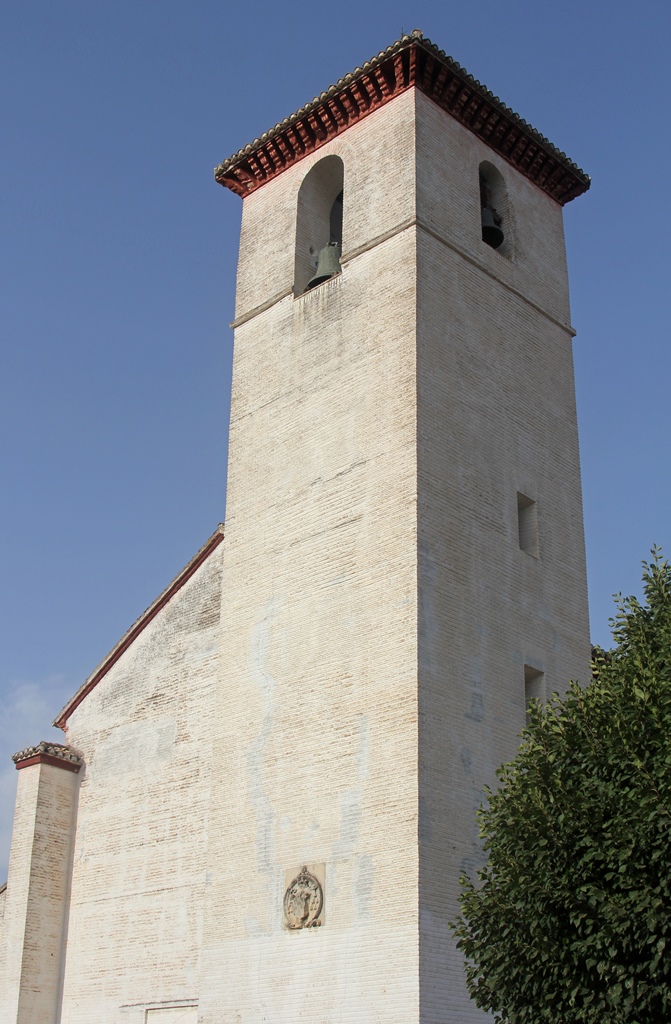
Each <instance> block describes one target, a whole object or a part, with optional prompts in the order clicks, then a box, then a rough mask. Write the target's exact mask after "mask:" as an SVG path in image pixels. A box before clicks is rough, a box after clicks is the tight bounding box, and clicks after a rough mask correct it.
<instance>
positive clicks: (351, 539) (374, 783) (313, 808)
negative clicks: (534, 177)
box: [200, 96, 418, 1024]
mask: <svg viewBox="0 0 671 1024" xmlns="http://www.w3.org/2000/svg"><path fill="white" fill-rule="evenodd" d="M412 110H413V101H412V97H411V96H403V97H402V98H401V99H400V100H399V101H398V102H396V103H394V104H390V105H389V106H388V107H385V108H384V109H383V110H382V111H380V112H379V113H378V114H373V115H371V116H370V117H369V118H367V119H366V120H365V121H364V122H363V123H362V124H360V125H358V126H357V127H356V128H353V129H351V130H350V131H348V132H347V133H345V135H343V136H342V138H341V139H338V140H335V141H334V142H333V143H331V144H329V145H328V146H325V147H324V148H323V149H321V150H320V151H319V154H318V155H317V159H319V158H321V157H324V156H326V155H328V154H330V153H337V154H339V155H340V156H341V157H342V159H343V162H344V230H343V266H344V269H343V274H342V276H341V277H338V278H335V279H333V280H331V281H328V282H327V283H325V284H324V285H322V286H321V287H320V288H317V289H315V290H314V291H313V292H310V293H308V294H307V295H304V296H302V297H299V298H297V299H294V298H293V297H291V295H287V296H286V297H285V298H283V299H282V300H281V301H279V302H278V303H277V304H276V305H274V306H273V307H272V308H270V309H268V310H266V311H265V312H263V313H260V314H258V315H257V316H255V317H253V318H252V319H249V320H248V321H247V322H244V323H243V324H242V325H241V326H239V327H238V329H237V330H236V336H235V356H234V384H233V406H232V414H231V439H230V455H229V476H228V491H227V495H228V497H227V523H226V556H225V566H224V592H225V602H226V603H225V611H224V614H223V616H222V686H221V690H220V703H219V709H218V720H219V722H220V723H221V726H220V727H221V729H222V736H221V739H222V742H221V756H220V761H219V763H218V765H217V766H216V778H215V780H214V783H213V789H212V792H213V807H212V822H213V827H212V832H211V835H212V844H211V848H210V872H211V877H212V886H211V889H210V898H209V901H208V906H209V910H210V917H209V922H210V923H209V925H208V927H207V928H206V945H205V949H204V953H203V971H204V973H203V981H202V984H201V992H202V999H201V1006H200V1020H201V1022H202V1024H205V1022H207V1024H214V1022H216V1024H229V1022H230V1024H232V1022H234V1021H239V1020H244V1021H245V1022H252V1021H253V1022H257V1021H258V1022H261V1021H265V1020H273V1021H275V1022H278V1024H279V1022H282V1021H286V1022H287V1024H288V1022H292V1024H294V1022H295V1020H296V1019H297V1018H299V1017H300V1018H301V1019H305V1020H310V1021H313V1022H327V1021H328V1022H329V1024H332V1022H336V1021H342V1022H347V1021H352V1022H354V1021H357V1022H359V1021H362V1020H376V1021H380V1022H390V1024H391V1022H399V1024H401V1022H404V1024H406V1022H407V1021H410V1020H413V1019H414V1020H416V1019H417V1008H418V970H417V952H418V949H417V896H416V888H417V848H416V834H417V767H416V766H417V698H416V675H417V645H416V615H417V610H416V583H417V577H416V573H417V569H416V441H415V438H416V420H415V394H416V381H415V343H414V338H415V304H414V292H415V270H414V268H415V240H414V232H413V230H412V229H411V228H407V227H406V228H405V230H404V229H403V224H404V223H407V222H408V220H411V219H412V216H413V210H414V129H413V120H412ZM313 163H314V161H313V160H304V161H302V162H301V163H300V164H298V165H296V166H295V167H294V168H291V169H290V170H288V171H286V172H285V173H284V174H283V175H281V176H280V177H279V178H278V179H276V180H275V181H273V182H270V183H269V184H268V185H266V186H264V188H262V189H260V190H259V192H257V193H254V194H253V195H252V196H250V197H249V199H247V200H245V206H244V212H243V229H242V242H241V253H240V269H239V274H238V287H239V290H238V308H237V315H238V317H239V318H240V319H243V320H244V318H245V316H246V314H247V313H248V311H249V310H250V309H254V308H255V307H258V306H259V304H262V303H263V302H264V301H267V299H268V298H269V297H271V296H272V295H273V294H275V293H277V292H280V291H281V290H282V288H285V289H286V288H289V287H290V286H291V284H292V282H293V238H294V232H293V230H292V228H293V218H294V216H295V213H294V211H295V200H296V196H297V193H298V189H299V187H300V183H301V181H302V179H303V176H304V175H305V174H306V173H307V172H308V170H309V169H310V167H311V166H312V165H313ZM382 237H384V239H385V240H380V239H381V238H382ZM376 239H377V240H378V243H377V244H375V242H376ZM287 240H288V241H287ZM367 245H370V246H371V248H369V249H367V250H365V251H359V254H358V255H352V254H353V253H356V251H357V249H358V250H361V249H362V247H363V248H364V249H365V247H366V246H367ZM275 254H277V261H276V265H275V266H272V264H273V263H275ZM269 263H270V264H271V266H270V267H269V266H268V264H269ZM215 822H216V824H215ZM302 864H308V865H309V864H323V865H325V900H326V905H325V918H324V924H323V926H322V927H320V928H318V929H317V928H314V929H305V930H298V931H289V930H287V929H285V927H284V925H283V911H282V898H283V894H284V890H285V875H286V872H287V871H288V870H290V869H292V868H295V869H298V867H300V865H302Z"/></svg>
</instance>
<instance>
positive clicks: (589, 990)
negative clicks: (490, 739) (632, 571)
mask: <svg viewBox="0 0 671 1024" xmlns="http://www.w3.org/2000/svg"><path fill="white" fill-rule="evenodd" d="M643 582H644V594H645V598H644V601H643V602H642V603H641V602H639V601H638V600H636V598H633V597H630V598H627V599H625V600H622V599H620V601H619V604H618V612H617V615H616V617H615V619H614V620H613V621H612V623H611V625H612V626H613V636H614V639H615V641H616V646H615V648H614V649H613V650H612V651H608V652H606V651H602V650H597V651H596V656H595V659H594V663H593V670H594V676H593V680H592V682H591V683H590V685H589V686H588V687H587V688H586V689H584V690H583V689H580V688H579V687H578V686H577V685H575V684H571V686H570V689H569V692H568V694H567V696H566V697H565V698H564V699H559V698H555V699H554V700H553V701H552V702H550V703H549V705H547V706H546V707H544V708H543V707H541V706H540V705H538V704H536V705H534V706H533V707H532V710H531V715H530V723H529V726H528V728H527V729H526V731H525V733H524V737H523V742H522V746H521V748H520V750H519V753H518V755H517V757H516V758H515V760H514V761H513V762H512V763H510V764H508V765H505V766H504V767H503V768H502V769H500V771H499V773H498V777H499V782H500V788H499V789H498V790H497V791H496V792H495V793H492V792H488V793H487V798H488V804H487V806H486V807H484V808H483V809H482V810H481V811H480V826H481V834H482V837H483V839H484V840H485V843H484V848H485V851H486V853H487V854H488V861H487V863H486V865H485V867H484V868H483V869H482V870H481V871H480V872H479V873H478V879H477V881H476V883H475V884H473V883H472V882H471V881H469V880H468V879H466V878H464V879H462V895H461V917H460V918H459V920H458V921H457V922H456V924H455V925H454V926H453V927H454V929H455V932H456V935H457V938H458V946H459V947H460V949H461V950H462V951H463V953H464V954H465V956H466V962H467V981H468V986H469V991H470V994H471V997H472V998H473V999H474V1000H475V1002H476V1003H477V1005H478V1006H479V1007H481V1008H482V1009H485V1010H490V1011H494V1012H495V1013H496V1014H497V1016H496V1019H497V1020H498V1021H510V1022H513V1024H531V1022H533V1024H542V1022H546V1021H547V1022H550V1021H551V1022H552V1024H592V1022H597V1021H598V1022H599V1024H625V1022H626V1024H653V1022H654V1024H660V1022H662V1021H671V567H670V566H669V564H668V563H667V562H666V561H664V560H662V558H661V557H660V555H659V553H658V552H657V551H655V550H653V559H652V561H651V562H650V563H649V564H646V563H644V572H643Z"/></svg>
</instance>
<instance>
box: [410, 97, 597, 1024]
mask: <svg viewBox="0 0 671 1024" xmlns="http://www.w3.org/2000/svg"><path fill="white" fill-rule="evenodd" d="M417 103H418V107H417V109H418V120H417V135H418V158H417V166H418V189H417V191H418V220H419V223H420V228H419V230H418V275H417V276H418V294H417V310H418V314H417V322H418V337H417V375H418V395H419V400H418V491H419V514H418V520H419V593H420V619H419V723H420V724H419V737H420V740H419V743H420V759H419V799H420V829H419V842H420V893H419V900H420V992H421V996H420V999H421V1021H422V1024H429V1022H431V1024H433V1022H435V1024H439V1022H440V1024H444V1022H445V1021H459V1022H465V1021H478V1020H482V1019H486V1018H484V1016H483V1015H482V1014H480V1013H479V1012H478V1011H476V1009H475V1007H474V1006H473V1005H472V1004H471V1003H470V1002H469V1000H468V997H467V994H466V991H465V985H464V982H463V973H462V967H461V963H460V960H459V957H458V956H457V954H456V950H454V948H453V945H452V941H451V937H450V931H449V928H448V921H449V920H450V919H453V918H454V917H455V916H456V914H457V902H456V897H457V892H458V877H459V874H460V872H461V871H464V870H465V871H467V872H468V873H470V874H471V875H472V874H473V873H474V871H475V869H476V867H477V866H479V864H480V863H481V862H482V856H481V851H480V844H479V842H478V837H477V828H476V824H475V819H474V815H475V811H476V808H477V806H478V804H479V802H480V799H481V794H482V787H483V785H484V784H485V783H488V784H490V785H492V784H493V783H494V782H495V778H494V771H495V769H496V767H497V766H498V765H499V764H501V763H502V762H503V761H506V760H509V759H510V758H511V757H512V756H513V755H514V753H515V749H516V747H517V743H518V737H519V733H520V731H521V729H522V728H523V726H524V723H525V687H524V666H525V664H527V665H531V666H533V667H535V668H537V669H538V670H541V671H542V672H544V674H545V685H546V688H547V692H548V693H549V692H551V691H553V690H559V691H563V690H564V689H565V687H566V685H567V683H568V680H569V678H578V679H580V680H581V681H582V682H585V683H586V682H587V681H588V679H589V628H588V618H587V592H586V573H585V556H584V540H583V524H582V499H581V486H580V469H579V460H578V436H577V423H576V414H575V397H574V386H573V365H572V350H571V335H570V332H569V330H568V329H567V327H560V326H558V324H557V322H556V321H557V320H559V321H560V322H561V323H564V324H566V325H568V282H567V277H566V263H565V255H564V239H563V230H562V219H561V210H560V207H559V206H558V205H556V204H555V203H554V202H553V201H552V200H550V199H548V197H547V196H545V195H544V194H543V193H542V192H541V191H540V190H538V189H536V188H535V187H534V186H533V185H531V184H530V183H529V182H528V181H526V179H524V178H523V177H521V175H519V174H518V173H517V172H515V171H514V170H513V169H512V168H510V167H508V166H507V165H506V164H505V162H503V161H500V160H495V158H494V157H493V156H492V154H490V153H489V152H488V150H487V149H486V147H485V146H483V145H482V143H480V142H479V141H478V140H477V139H476V138H475V137H474V136H472V135H471V134H470V133H469V132H468V131H466V130H465V129H464V128H462V127H461V126H460V125H458V124H456V123H455V122H454V121H452V120H451V119H450V118H449V117H446V116H445V115H443V114H441V112H440V111H438V110H437V108H436V107H435V106H434V105H433V104H431V103H430V101H428V100H427V99H426V98H425V97H424V96H422V95H419V96H418V97H417ZM485 159H490V160H491V161H492V163H494V162H495V163H496V166H497V167H498V168H499V170H500V172H501V173H502V175H503V176H504V178H505V181H506V185H507V188H508V194H509V206H510V210H511V214H512V218H513V223H512V229H513V231H514V236H515V237H514V256H513V258H512V259H506V258H505V256H503V255H501V254H500V253H499V252H497V251H495V250H493V249H491V248H490V247H489V246H487V245H485V243H483V242H482V240H481V238H480V208H479V207H480V203H479V195H478V167H479V164H480V162H481V161H482V160H485ZM509 223H510V222H508V224H506V225H504V226H505V227H506V229H508V226H509ZM518 492H521V493H523V494H525V495H527V496H528V497H530V498H532V499H534V500H535V501H536V503H537V512H538V530H539V556H540V557H538V558H535V557H533V556H532V555H531V554H529V553H527V551H523V550H521V549H520V543H519V535H518V510H517V493H518Z"/></svg>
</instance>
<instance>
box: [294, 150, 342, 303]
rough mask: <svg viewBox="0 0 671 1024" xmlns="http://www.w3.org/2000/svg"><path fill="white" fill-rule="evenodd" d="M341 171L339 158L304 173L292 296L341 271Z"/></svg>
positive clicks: (297, 222) (329, 160)
mask: <svg viewBox="0 0 671 1024" xmlns="http://www.w3.org/2000/svg"><path fill="white" fill-rule="evenodd" d="M344 170H345V169H344V165H343V162H342V160H341V159H340V157H339V156H335V155H332V156H325V157H323V159H321V160H319V161H318V162H317V163H316V164H314V166H313V167H312V168H311V169H310V170H309V171H308V173H307V174H306V176H305V178H304V179H303V182H302V184H301V187H300V189H299V192H298V203H297V209H296V260H295V272H294V294H295V295H302V294H303V292H305V291H308V290H310V289H311V288H314V287H316V286H317V285H319V284H322V283H323V282H324V281H327V280H329V278H331V277H334V276H335V275H336V274H339V273H340V271H341V266H340V256H341V254H342V241H343V197H344Z"/></svg>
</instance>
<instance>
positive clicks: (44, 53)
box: [0, 0, 671, 881]
mask: <svg viewBox="0 0 671 1024" xmlns="http://www.w3.org/2000/svg"><path fill="white" fill-rule="evenodd" d="M415 27H419V28H421V29H422V30H423V31H424V33H425V35H427V36H428V37H429V38H431V39H432V40H433V41H434V42H435V43H437V44H438V45H439V46H440V47H442V48H443V49H445V50H446V51H447V52H448V53H449V54H450V55H451V56H453V57H454V58H455V59H456V60H458V61H459V62H460V63H461V64H462V65H464V66H465V67H466V69H467V70H468V71H469V72H471V73H472V74H473V75H475V77H476V78H479V79H480V80H481V81H482V82H484V83H485V84H486V85H487V86H488V87H489V88H490V89H492V90H493V91H494V92H495V93H496V94H497V95H499V96H500V97H501V98H502V100H503V101H504V102H505V103H506V104H507V105H509V106H511V107H513V109H515V110H516V111H518V112H519V113H520V114H521V116H522V117H524V118H526V120H528V121H530V122H531V124H533V125H534V126H535V127H537V128H538V129H539V130H540V131H542V132H543V133H544V134H545V135H547V136H548V138H550V139H551V140H552V142H554V143H555V145H557V146H558V147H559V148H561V149H563V150H565V152H566V153H567V154H568V155H569V156H570V157H571V158H572V159H573V160H574V161H575V162H576V163H577V164H579V165H580V166H581V167H582V168H583V169H584V170H585V171H587V172H588V173H589V174H590V175H591V176H592V179H593V184H592V189H591V191H590V192H589V193H588V194H587V195H586V196H583V197H581V198H579V199H577V200H575V201H574V202H573V203H571V204H570V205H569V206H568V207H567V208H566V231H567V246H568V258H569V270H570V276H571V285H572V290H571V295H572V313H573V323H574V326H575V327H576V329H577V332H578V336H577V339H576V342H575V361H576V379H577V394H578V407H579V419H580V430H581V452H582V472H583V487H584V509H585V527H586V544H587V561H588V576H589V588H590V602H591V622H592V637H593V639H594V640H595V641H597V642H599V643H601V644H604V645H608V643H609V630H608V618H609V616H610V615H611V614H612V611H613V603H612V597H611V595H612V594H613V592H614V591H618V590H622V591H624V592H636V591H638V581H639V577H640V562H641V559H643V558H645V557H646V555H647V553H648V551H649V548H650V546H651V545H652V544H653V543H657V544H661V545H662V546H664V547H665V549H666V551H667V553H671V525H670V521H669V505H670V497H671V474H670V473H669V454H668V452H669V440H670V434H671V429H670V428H671V402H670V401H669V371H670V369H671V345H670V340H671V339H670V337H669V334H670V331H669V326H668V323H669V308H668V292H669V240H668V239H669V226H668V225H669V197H668V191H669V166H670V165H671V160H670V158H669V131H668V123H669V113H668V107H669V99H670V97H669V80H670V72H669V67H670V62H669V59H668V54H669V42H670V32H669V30H670V28H671V6H670V5H669V4H668V0H642V2H639V3H638V4H636V5H633V4H624V3H622V2H620V0H615V2H608V3H607V2H605V0H593V2H590V0H582V2H580V3H578V2H576V0H564V2H563V3H561V4H557V3H547V2H543V0H524V2H515V0H509V2H507V3H501V2H500V0H498V2H494V0H480V2H479V3H477V4H476V3H474V4H455V3H453V4H450V3H445V2H443V3H440V4H439V3H435V2H434V3H426V2H416V3H414V4H412V5H410V4H404V3H400V2H395V0H386V2H384V3H382V2H380V0H369V2H368V3H360V2H357V3H354V2H352V0H339V2H338V3H337V4H328V3H324V4H321V5H319V4H297V3H295V2H293V3H292V2H289V3H284V4H281V5H280V4H273V5H269V4H264V3H261V4H258V3H257V4H255V5H252V4H247V5H244V4H235V5H234V4H231V3H226V2H220V3H214V2H212V0H190V2H186V0H181V2H177V0H160V2H159V0H133V2H130V0H115V3H113V4H103V3H102V2H99V0H79V2H75V0H62V2H61V3H59V4H54V3H53V2H46V0H42V2H35V0H20V2H17V0H6V3H5V6H4V13H3V32H2V41H1V43H0V46H1V47H2V51H3V52H2V61H1V74H2V77H3V79H4V81H3V94H4V97H5V102H4V114H3V121H4V123H3V132H2V142H3V145H2V157H1V164H0V175H1V179H2V196H3V207H4V214H3V231H2V235H3V242H4V247H3V256H2V259H3V267H2V285H1V286H0V287H1V288H2V298H1V302H2V328H3V331H2V363H1V376H0V386H1V388H2V401H1V403H0V417H1V418H2V427H1V430H2V433H1V436H2V447H1V456H0V457H1V459H2V481H3V484H4V486H3V491H2V501H1V502H0V518H1V520H2V523H1V526H2V528H1V530H0V537H1V538H2V589H1V598H0V600H1V602H2V608H1V609H0V611H1V614H0V629H1V631H2V643H1V650H2V655H3V657H2V669H1V674H0V696H1V697H2V701H3V714H2V718H1V719H0V722H1V724H0V876H2V877H0V881H2V878H3V877H5V860H6V852H7V849H8V844H9V827H10V817H11V813H12V809H13V800H14V787H15V776H16V773H15V772H14V769H13V765H12V764H11V762H10V761H9V756H10V754H11V753H12V752H13V751H14V750H17V749H19V747H21V746H24V745H26V744H28V743H34V742H37V741H39V740H40V739H41V738H49V737H52V738H55V739H56V738H58V737H57V735H56V734H55V733H54V732H52V730H51V729H50V722H51V720H52V718H53V716H54V714H55V713H56V712H57V711H58V710H59V709H60V707H61V705H62V704H63V703H64V702H65V700H66V699H67V698H68V697H69V696H70V695H71V694H72V693H73V692H74V691H75V690H76V689H77V688H78V686H79V685H80V683H81V682H82V681H83V679H84V678H85V677H86V676H87V675H88V674H89V672H90V671H91V670H92V668H93V667H94V666H95V665H96V664H97V663H98V662H99V661H100V659H101V658H102V657H103V656H104V655H105V653H106V652H107V651H108V650H109V649H110V648H111V647H112V646H113V644H114V643H115V642H116V641H117V639H118V638H119V637H120V636H121V634H122V633H123V632H124V631H125V630H126V628H127V627H128V626H129V625H130V623H131V622H132V621H133V620H134V619H135V618H136V617H137V615H138V614H140V613H141V612H142V611H143V609H144V608H145V607H146V606H147V605H148V604H149V603H150V602H151V601H152V600H153V598H154V597H155V596H156V595H157V594H158V593H159V592H160V590H162V588H163V587H164V586H165V585H166V584H167V583H168V582H169V580H170V579H171V578H172V577H173V576H174V575H175V574H176V573H177V571H178V570H179V569H180V568H181V566H182V565H183V564H184V563H185V562H186V561H188V559H189V558H190V557H191V555H192V554H193V553H194V552H195V551H196V549H197V548H198V547H199V546H200V545H201V544H202V543H203V541H204V540H205V539H206V538H207V537H208V536H209V534H210V533H211V532H212V531H213V529H214V528H215V526H216V524H217V522H219V521H220V520H223V518H224V510H225V479H226V477H225V474H226V440H227V418H228V402H229V388H230V363H231V345H232V336H231V333H232V332H231V331H230V330H229V328H228V322H229V321H230V320H231V318H232V312H233V291H234V283H235V261H236V255H237V245H238V230H239V222H240V202H241V201H240V200H239V199H238V198H237V197H236V196H234V195H233V194H232V193H229V192H227V191H226V190H224V189H222V188H220V187H219V186H217V185H215V183H214V180H213V177H212V168H213V166H214V165H215V164H217V163H218V162H219V161H221V160H222V159H224V158H225V157H227V156H229V155H230V154H231V153H232V152H234V151H236V150H237V149H238V148H239V147H240V146H242V145H244V144H245V143H247V142H249V141H251V140H252V139H253V138H254V137H255V136H257V135H259V134H260V133H261V132H263V131H264V130H266V129H268V128H270V127H271V126H272V125H273V124H275V122H276V121H278V120H281V119H282V118H283V117H285V116H286V115H287V114H289V113H291V112H293V111H294V110H295V109H296V108H297V107H299V106H302V105H303V104H304V103H305V102H306V101H308V100H310V99H311V98H312V97H313V96H314V95H315V94H317V93H319V92H321V91H322V89H325V88H327V87H328V85H329V84H331V83H332V82H334V81H335V80H336V79H338V78H339V77H340V76H342V75H343V74H345V73H346V72H348V71H350V70H352V69H353V68H354V67H355V66H357V65H359V64H361V63H362V62H363V61H364V60H366V59H368V58H369V57H370V56H372V55H373V54H374V53H377V52H378V51H379V50H380V49H382V48H384V47H385V46H387V45H388V44H389V43H391V42H393V41H394V40H395V39H397V38H398V37H399V36H400V35H401V33H402V31H406V32H408V31H410V30H411V29H412V28H415ZM537 414H538V415H539V416H542V415H543V410H542V407H539V409H538V410H537ZM59 735H60V734H59Z"/></svg>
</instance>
